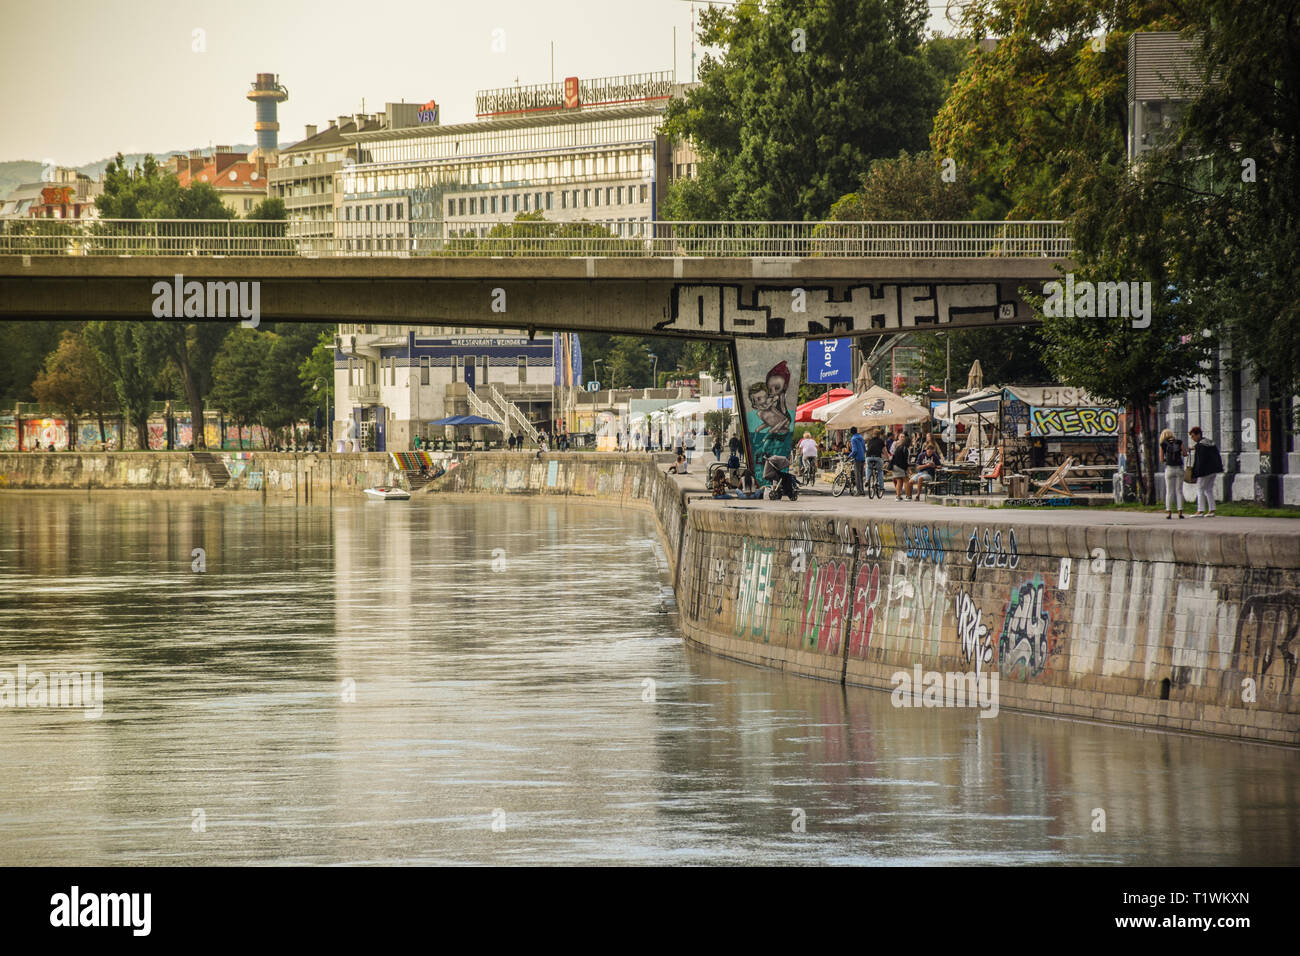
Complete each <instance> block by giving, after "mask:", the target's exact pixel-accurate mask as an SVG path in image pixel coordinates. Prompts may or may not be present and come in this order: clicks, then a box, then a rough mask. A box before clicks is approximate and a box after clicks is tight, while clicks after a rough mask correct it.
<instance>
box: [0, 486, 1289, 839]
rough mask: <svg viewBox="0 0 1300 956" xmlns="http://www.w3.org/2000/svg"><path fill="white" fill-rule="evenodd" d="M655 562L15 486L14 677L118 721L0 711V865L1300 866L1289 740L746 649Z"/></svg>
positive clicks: (506, 530)
mask: <svg viewBox="0 0 1300 956" xmlns="http://www.w3.org/2000/svg"><path fill="white" fill-rule="evenodd" d="M196 547H202V548H204V550H205V552H206V560H207V572H206V573H203V574H198V573H195V572H193V571H192V570H191V563H192V557H191V554H192V549H193V548H196ZM656 548H657V543H656V541H655V539H654V536H653V526H652V524H651V522H650V520H649V519H648V517H647V516H645V515H643V514H641V513H639V512H627V511H619V510H615V509H608V508H598V507H590V506H582V505H577V506H574V505H568V504H565V503H562V502H551V501H538V500H532V501H528V500H519V499H495V500H494V499H485V500H470V499H459V500H455V501H450V500H447V499H441V500H439V499H424V498H417V499H416V500H413V501H412V502H409V503H405V504H398V503H369V502H365V501H358V502H356V503H355V504H348V505H343V504H340V503H339V502H337V501H336V506H335V507H333V508H332V509H331V508H327V507H312V508H305V507H304V508H293V507H274V506H272V507H264V506H262V505H261V504H260V503H259V502H249V503H240V502H239V501H237V500H234V499H215V500H210V499H203V498H199V497H197V496H181V495H166V494H156V493H153V494H149V495H137V496H130V495H113V494H96V495H93V496H85V495H77V494H66V495H65V494H28V493H6V494H4V495H0V588H2V589H3V593H4V594H6V595H8V596H10V599H9V600H8V601H7V602H6V603H5V604H4V605H2V606H0V633H2V634H3V636H4V637H3V644H2V645H0V647H2V648H3V653H2V655H0V670H10V671H12V670H14V669H15V668H16V667H17V665H18V664H20V663H24V664H26V665H27V667H29V668H44V669H46V670H54V669H59V668H64V667H69V668H70V667H76V668H78V669H81V670H102V671H103V672H104V675H105V678H104V679H105V705H104V706H105V712H104V716H103V717H102V718H101V719H99V720H85V719H83V718H82V715H81V714H80V712H77V711H72V710H56V709H48V708H47V709H10V708H6V709H2V710H0V727H2V728H3V731H4V733H3V736H0V781H2V782H0V863H3V864H19V863H142V864H149V863H178V862H179V863H298V862H302V863H332V862H356V863H393V862H412V863H434V862H467V863H491V862H519V863H547V862H596V861H627V862H671V861H683V862H710V861H711V862H734V863H741V862H771V863H777V862H780V863H795V864H800V863H813V862H871V861H908V862H920V863H951V862H1007V863H1013V862H1066V861H1070V862H1116V863H1120V862H1122V863H1150V864H1173V863H1183V864H1198V863H1202V864H1206V863H1287V862H1295V861H1296V859H1297V857H1298V855H1300V854H1298V853H1297V846H1296V834H1297V832H1300V826H1297V816H1298V813H1297V809H1296V808H1297V806H1298V805H1300V800H1298V799H1297V798H1298V797H1300V794H1297V781H1298V780H1300V761H1296V760H1295V756H1294V753H1292V752H1289V751H1282V750H1278V749H1273V748H1266V747H1260V746H1250V745H1236V744H1229V743H1226V742H1219V741H1207V740H1201V739H1197V738H1191V737H1181V736H1172V735H1164V734H1156V733H1150V732H1140V731H1129V730H1122V729H1116V728H1109V727H1100V726H1093V725H1087V724H1081V723H1070V722H1064V721H1055V720H1048V719H1045V718H1036V717H1027V716H1022V715H1016V714H1011V713H1008V712H1006V711H1003V713H1002V714H1001V715H1000V716H999V717H998V718H996V719H993V720H981V719H978V718H976V716H975V714H974V712H971V711H941V710H924V709H915V710H913V709H902V710H895V709H893V708H892V707H890V705H889V698H888V696H887V695H885V694H881V693H874V692H869V691H862V690H854V689H849V690H848V691H847V692H846V691H844V690H843V689H841V688H840V687H838V686H835V685H832V684H825V683H820V682H815V681H809V680H805V679H801V678H793V677H786V676H783V675H780V674H777V673H772V672H767V671H762V670H759V669H756V668H751V667H747V666H745V665H742V664H737V663H734V662H730V661H725V660H721V659H718V658H716V657H712V656H710V655H707V654H704V653H701V652H698V651H694V650H690V649H687V648H684V647H683V645H682V642H681V641H680V640H679V639H678V637H677V636H676V633H675V631H674V628H673V620H672V617H671V614H670V613H669V612H670V611H671V600H670V599H666V598H665V593H664V589H665V586H666V584H667V581H666V577H665V575H664V573H663V571H662V560H661V559H660V558H657V557H656V553H655V552H656ZM494 552H495V554H496V558H497V561H496V567H497V568H499V569H500V570H494V569H493V566H494ZM502 562H504V566H503V565H502ZM15 597H16V600H15V599H14V598H15ZM647 679H650V680H653V681H654V700H653V702H650V701H647V700H645V699H643V698H644V697H646V696H648V685H647V683H646V681H647ZM353 693H354V695H355V699H354V700H349V699H347V698H348V697H349V696H350V695H351V694H353ZM1096 809H1102V810H1104V811H1105V813H1106V830H1105V832H1104V833H1099V832H1094V831H1093V829H1092V824H1093V819H1094V811H1095V810H1096ZM195 811H201V812H202V820H203V823H204V829H203V832H197V831H196V821H197V820H198V819H199V817H198V816H196V814H195ZM495 811H500V813H497V814H496V815H495V816H494V812H495ZM795 811H802V813H803V814H804V816H805V818H806V831H805V832H803V833H798V832H794V830H792V822H794V820H795V817H794V816H792V814H793V813H794V812H795ZM494 821H495V822H496V823H497V826H498V829H495V830H494V829H493V824H494ZM502 827H503V828H502Z"/></svg>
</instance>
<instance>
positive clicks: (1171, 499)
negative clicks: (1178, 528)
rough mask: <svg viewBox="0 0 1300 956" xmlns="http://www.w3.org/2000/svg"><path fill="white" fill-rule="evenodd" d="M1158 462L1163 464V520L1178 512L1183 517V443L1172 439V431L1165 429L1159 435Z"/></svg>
mask: <svg viewBox="0 0 1300 956" xmlns="http://www.w3.org/2000/svg"><path fill="white" fill-rule="evenodd" d="M1160 460H1161V461H1163V462H1164V463H1165V519H1166V520H1168V519H1170V518H1172V517H1173V516H1174V512H1175V511H1177V512H1178V517H1180V518H1182V517H1184V515H1183V443H1182V442H1181V441H1179V440H1178V439H1177V438H1175V437H1174V430H1173V429H1172V428H1166V429H1165V430H1164V431H1162V432H1161V433H1160Z"/></svg>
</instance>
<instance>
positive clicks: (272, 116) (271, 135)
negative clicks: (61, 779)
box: [248, 73, 289, 155]
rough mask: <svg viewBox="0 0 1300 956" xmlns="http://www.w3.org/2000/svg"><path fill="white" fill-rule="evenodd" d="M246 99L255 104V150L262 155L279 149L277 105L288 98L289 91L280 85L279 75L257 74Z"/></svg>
mask: <svg viewBox="0 0 1300 956" xmlns="http://www.w3.org/2000/svg"><path fill="white" fill-rule="evenodd" d="M248 98H249V99H250V100H252V101H253V102H254V103H255V104H257V122H256V123H254V124H253V129H255V130H256V131H257V148H258V150H259V151H260V152H261V153H262V154H263V155H266V154H267V153H270V152H273V151H275V150H276V149H278V148H279V146H278V143H279V133H280V123H279V122H278V121H277V120H276V110H277V108H278V106H277V104H280V103H283V102H284V101H285V100H287V99H288V98H289V91H288V90H286V89H285V88H284V87H283V86H281V85H280V77H279V74H276V73H259V74H257V82H256V83H254V84H253V88H252V89H251V90H249V91H248Z"/></svg>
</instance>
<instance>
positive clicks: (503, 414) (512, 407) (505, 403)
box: [487, 385, 538, 444]
mask: <svg viewBox="0 0 1300 956" xmlns="http://www.w3.org/2000/svg"><path fill="white" fill-rule="evenodd" d="M487 393H488V399H489V400H490V401H491V402H492V403H493V404H494V405H495V406H496V407H497V416H498V417H499V418H500V419H501V421H502V422H503V423H504V424H505V426H506V433H507V434H509V435H515V434H520V435H526V436H527V437H528V440H529V441H531V442H532V443H533V444H537V437H538V433H537V429H536V428H534V427H533V423H532V422H530V421H529V420H528V419H527V418H526V417H525V416H524V413H523V412H521V411H520V410H519V406H518V405H516V404H515V403H514V402H512V401H510V400H509V399H508V398H506V397H505V396H504V395H502V394H501V393H500V392H498V391H497V387H496V386H495V385H489V386H488V387H487Z"/></svg>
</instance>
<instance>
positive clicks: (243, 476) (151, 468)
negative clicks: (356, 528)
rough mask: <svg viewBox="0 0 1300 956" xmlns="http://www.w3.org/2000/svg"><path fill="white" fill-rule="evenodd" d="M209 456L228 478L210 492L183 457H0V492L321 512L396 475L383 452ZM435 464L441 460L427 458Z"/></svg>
mask: <svg viewBox="0 0 1300 956" xmlns="http://www.w3.org/2000/svg"><path fill="white" fill-rule="evenodd" d="M212 455H213V456H214V457H215V458H216V459H217V460H218V461H219V462H221V463H222V464H223V465H224V467H225V469H226V473H227V474H228V475H229V481H228V483H227V484H226V485H225V486H224V487H222V488H217V487H216V486H215V485H214V483H213V479H212V476H211V475H210V474H209V473H208V470H207V468H205V467H204V466H203V465H202V464H200V463H198V462H196V461H195V460H194V457H193V456H192V455H191V453H189V452H184V451H175V452H157V451H151V452H0V490H3V489H5V488H25V489H37V488H40V489H65V490H73V489H78V490H80V489H85V490H90V491H94V490H95V489H119V490H164V489H165V490H199V491H210V492H212V493H213V494H234V493H240V492H251V493H255V494H258V495H262V496H264V497H267V498H269V499H273V500H275V501H277V502H279V501H294V500H297V501H300V502H310V503H312V504H323V503H325V502H326V501H328V499H329V497H330V495H331V493H332V494H334V495H341V496H345V497H346V496H349V495H357V496H359V495H360V494H361V492H362V491H363V490H364V489H366V488H370V487H373V486H376V485H394V484H398V483H399V481H400V480H401V474H402V473H401V472H400V471H398V470H397V469H395V468H394V467H393V460H392V458H390V457H389V456H388V454H386V453H384V452H370V453H364V454H346V455H336V454H325V453H310V452H297V453H294V452H268V451H252V452H230V451H225V452H220V451H214V452H212ZM431 457H433V458H434V459H435V460H438V459H440V458H445V457H446V456H445V455H437V454H435V455H432V456H431Z"/></svg>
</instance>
